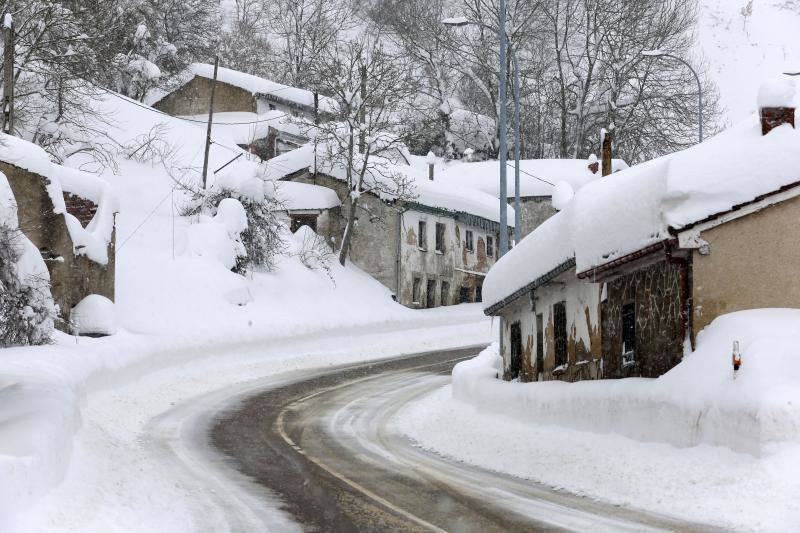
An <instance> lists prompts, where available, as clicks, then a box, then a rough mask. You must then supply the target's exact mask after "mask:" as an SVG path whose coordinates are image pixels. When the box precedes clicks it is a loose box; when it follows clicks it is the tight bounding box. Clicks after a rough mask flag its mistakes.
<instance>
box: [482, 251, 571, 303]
mask: <svg viewBox="0 0 800 533" xmlns="http://www.w3.org/2000/svg"><path fill="white" fill-rule="evenodd" d="M571 268H575V258H574V257H572V258H570V259H567V260H566V261H564V262H563V263H561V264H560V265H558V266H557V267H555V268H554V269H553V270H551V271H550V272H547V273H546V274H543V275H542V276H539V277H538V278H536V279H535V280H533V281H532V282H530V283H528V284H527V285H525V286H524V287H522V288H520V289H517V290H516V291H514V292H513V293H511V294H510V295H509V296H506V297H505V298H503V299H502V300H500V301H499V302H497V303H496V304H494V305H492V306H489V307H487V308H486V309H484V310H483V313H484V314H485V315H494V314H495V313H497V311H499V310H500V309H502V308H504V307H506V306H507V305H509V304H511V303H513V302H515V301H516V300H518V299H519V298H521V297H522V296H525V295H526V294H527V293H529V292H530V291H532V290H534V289H536V288H538V287H541V286H542V285H544V284H545V283H547V282H549V281H552V280H553V279H555V278H556V277H558V276H559V275H561V274H563V273H564V272H566V271H568V270H569V269H571Z"/></svg>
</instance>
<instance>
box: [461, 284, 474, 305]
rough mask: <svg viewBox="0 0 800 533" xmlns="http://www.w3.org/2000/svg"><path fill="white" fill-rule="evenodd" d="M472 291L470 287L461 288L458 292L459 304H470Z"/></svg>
mask: <svg viewBox="0 0 800 533" xmlns="http://www.w3.org/2000/svg"><path fill="white" fill-rule="evenodd" d="M471 293H472V291H471V290H469V287H461V288H460V289H459V290H458V303H460V304H465V303H467V302H469V299H470V296H471Z"/></svg>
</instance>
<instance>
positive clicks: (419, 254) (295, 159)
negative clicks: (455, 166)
mask: <svg viewBox="0 0 800 533" xmlns="http://www.w3.org/2000/svg"><path fill="white" fill-rule="evenodd" d="M314 160H315V158H314V151H313V147H310V146H309V147H304V148H301V149H299V150H295V151H294V152H290V153H289V154H286V155H285V156H284V157H282V158H279V162H280V163H281V164H280V166H278V167H272V172H271V175H270V177H272V178H273V179H276V180H282V181H289V182H293V183H305V184H311V185H317V186H322V187H325V188H327V189H329V190H332V191H334V192H335V194H336V196H337V197H338V198H339V200H340V201H341V204H342V206H341V207H340V208H338V210H331V211H330V212H329V215H328V216H325V217H320V218H318V219H317V226H316V230H317V232H318V233H319V234H320V235H323V236H324V237H325V238H326V240H327V241H328V242H329V243H330V244H331V245H332V246H333V247H334V248H338V246H339V245H340V244H341V238H342V235H343V233H344V229H345V225H346V220H347V216H348V212H347V210H348V209H349V203H348V202H347V201H346V200H347V198H348V195H349V190H348V188H347V185H346V182H345V181H344V180H343V179H342V177H341V176H340V175H339V174H338V173H337V172H336V171H333V170H331V169H323V168H322V165H319V166H318V167H317V166H316V165H315V164H314ZM386 164H387V165H388V166H390V168H391V169H392V171H393V172H402V173H404V174H405V175H406V176H407V177H408V178H410V179H411V180H413V183H414V188H415V197H414V199H413V200H397V199H392V198H386V197H381V196H380V195H378V194H373V193H368V194H364V195H363V196H362V197H361V199H360V206H359V210H360V211H359V214H358V216H357V218H356V224H357V226H356V231H355V233H354V235H353V242H352V247H351V252H350V256H349V258H350V260H351V261H352V262H353V263H354V264H355V265H357V266H358V267H360V268H361V269H363V270H364V271H365V272H367V273H368V274H370V275H371V276H372V277H374V278H375V279H377V280H378V281H380V282H381V283H382V284H383V285H385V286H386V287H387V288H388V289H389V290H390V291H391V292H392V294H393V295H394V297H395V299H396V300H397V301H398V302H400V303H401V304H403V305H406V306H408V307H414V308H425V307H438V306H440V305H451V304H456V303H462V302H474V301H480V300H481V299H482V288H483V279H484V277H485V275H486V272H488V270H489V268H490V267H491V266H492V265H493V264H494V262H495V260H496V257H497V240H498V237H499V232H500V224H499V222H498V220H499V209H498V202H497V199H496V198H493V197H491V196H490V195H487V194H485V193H483V192H481V191H477V190H474V189H471V188H464V189H463V190H457V191H453V190H452V189H451V188H450V187H448V186H446V185H445V184H443V183H439V182H437V181H435V180H434V181H430V180H429V179H428V174H427V172H424V171H421V170H418V169H416V168H413V167H411V166H408V165H404V164H402V162H401V163H400V164H395V163H393V162H391V161H389V160H386ZM315 167H317V168H316V172H315V170H314V169H315ZM513 213H514V211H513V209H510V210H509V217H510V218H511V220H512V221H513ZM506 231H508V232H509V234H510V233H511V230H510V229H509V228H506Z"/></svg>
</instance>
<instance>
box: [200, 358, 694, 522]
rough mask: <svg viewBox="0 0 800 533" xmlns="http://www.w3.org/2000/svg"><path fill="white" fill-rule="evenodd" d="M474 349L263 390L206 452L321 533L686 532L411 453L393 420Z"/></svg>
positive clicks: (230, 415)
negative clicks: (228, 461)
mask: <svg viewBox="0 0 800 533" xmlns="http://www.w3.org/2000/svg"><path fill="white" fill-rule="evenodd" d="M474 351H475V350H474V349H471V350H457V351H439V352H438V353H432V354H426V355H425V356H421V357H413V358H405V359H402V360H394V361H389V362H384V363H378V364H370V365H356V366H354V367H349V368H344V369H337V370H336V371H334V372H326V373H322V374H317V375H307V376H303V377H302V378H300V379H297V380H296V381H294V382H291V383H287V384H285V385H284V386H280V387H276V388H273V389H270V390H268V391H263V392H261V393H259V394H258V395H255V396H253V397H252V398H249V399H247V400H246V401H244V402H243V403H242V404H241V405H239V406H238V407H237V408H236V409H234V410H232V411H230V412H227V413H225V414H224V415H223V417H222V421H221V422H220V424H219V425H217V426H216V427H215V428H214V430H213V441H214V443H215V445H216V446H218V447H219V448H220V449H221V450H224V451H225V452H226V453H227V454H229V455H230V456H231V457H232V458H233V460H234V464H235V466H236V467H237V468H238V469H239V470H241V471H242V472H244V473H245V474H247V475H248V476H249V477H250V478H251V479H253V480H256V481H257V482H258V483H260V484H262V485H264V486H266V487H269V489H270V490H273V491H274V492H275V493H277V494H280V497H281V499H282V500H283V501H284V502H285V503H284V509H286V511H287V512H289V513H290V514H291V515H292V516H293V517H295V518H296V519H297V520H298V521H299V522H300V523H302V524H303V526H304V528H307V529H311V530H326V531H380V530H404V531H406V530H412V531H414V530H420V531H482V532H483V531H521V530H531V529H535V530H569V531H589V530H592V531H658V530H675V529H679V530H686V529H695V528H696V526H695V525H693V524H687V523H683V522H678V521H676V520H672V519H668V518H665V517H662V516H658V515H654V514H646V513H641V512H636V511H631V510H626V509H624V508H620V507H618V506H613V505H607V504H603V503H600V502H597V501H593V500H589V499H586V498H581V497H577V496H573V495H570V494H568V493H564V492H560V491H555V490H552V489H550V488H547V487H544V486H542V485H538V484H535V483H532V482H530V481H526V480H521V479H518V478H514V477H511V476H506V475H502V474H497V473H494V472H490V471H487V470H483V469H480V468H476V467H471V466H468V465H466V464H464V463H457V462H453V461H449V460H447V459H444V458H442V457H439V456H437V455H434V454H431V453H428V452H426V451H424V450H422V449H420V448H418V447H414V446H413V445H412V444H411V442H410V441H409V440H408V439H407V438H405V437H404V436H403V435H402V434H401V433H400V432H399V431H398V430H397V429H396V428H395V427H394V424H393V419H394V417H395V416H396V415H397V413H398V410H400V409H402V408H403V407H404V406H406V405H407V404H408V403H409V402H412V401H413V400H415V399H417V398H419V397H421V396H424V395H426V394H429V393H430V392H431V391H433V390H436V389H438V388H440V387H441V386H443V385H444V384H445V383H446V382H447V381H448V379H449V377H448V373H449V370H450V369H451V368H452V366H453V364H454V363H455V362H456V361H457V360H459V359H463V358H465V357H468V356H469V355H470V354H474Z"/></svg>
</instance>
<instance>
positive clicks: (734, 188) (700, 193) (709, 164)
mask: <svg viewBox="0 0 800 533" xmlns="http://www.w3.org/2000/svg"><path fill="white" fill-rule="evenodd" d="M798 181H800V132H799V131H797V130H795V129H794V128H792V127H791V126H790V125H783V126H779V127H778V128H775V129H774V130H772V132H770V133H769V134H768V135H766V136H763V135H762V134H761V126H760V123H759V120H758V118H757V116H755V115H753V116H751V117H750V118H749V119H748V120H746V121H744V122H742V123H740V124H738V125H737V126H735V127H733V128H731V129H729V130H727V131H725V132H723V133H721V134H719V135H717V136H715V137H713V138H711V139H709V140H707V141H705V142H703V143H702V144H699V145H696V146H694V147H692V148H689V149H687V150H684V151H682V152H678V153H675V154H672V155H669V156H665V157H662V158H659V159H656V160H653V161H649V162H647V163H644V164H641V165H637V166H634V167H631V168H630V169H628V170H624V171H622V172H619V173H616V174H613V175H611V176H608V177H606V178H604V179H599V180H594V181H592V182H591V183H589V184H587V185H585V186H584V187H583V188H581V189H580V190H579V191H578V192H577V193H576V194H575V197H574V198H573V200H572V202H570V203H569V204H568V205H567V207H566V209H564V210H563V211H561V212H560V213H558V214H557V215H555V216H554V217H553V218H551V219H550V220H548V221H547V222H546V223H545V224H543V225H542V226H541V227H540V228H537V229H536V230H534V232H533V233H531V234H530V235H529V236H527V237H526V238H525V239H523V240H522V242H521V243H520V244H519V245H517V246H516V247H515V248H514V249H513V250H511V251H510V252H509V253H508V254H507V255H506V256H504V257H503V258H501V259H500V260H499V261H498V262H497V264H496V265H495V266H494V267H493V268H492V269H491V271H490V272H489V274H488V275H487V277H486V281H485V284H484V286H483V297H484V307H485V308H487V309H488V308H490V307H493V306H495V305H496V304H498V303H499V302H501V301H502V300H503V299H505V298H507V297H509V296H511V295H512V294H514V293H515V292H517V291H519V290H521V289H523V288H524V287H526V286H529V285H530V284H531V283H533V282H535V281H536V280H537V279H539V278H541V277H542V276H543V275H545V274H546V273H548V272H550V271H552V270H553V268H555V267H556V266H557V264H556V263H558V262H559V261H562V262H563V261H564V260H565V259H568V258H569V257H570V252H571V253H572V256H573V257H574V258H575V264H576V270H577V272H579V273H580V272H585V271H587V270H591V269H593V268H595V267H598V266H602V265H604V264H607V263H610V262H612V261H614V260H616V259H619V258H622V257H625V256H627V255H629V254H632V253H634V252H637V251H639V250H642V249H645V248H647V247H648V246H652V245H655V244H657V243H660V242H663V241H664V240H667V239H670V238H671V235H672V232H674V231H676V230H680V229H682V228H685V227H687V226H690V225H692V224H694V223H696V222H699V221H701V220H704V219H706V218H708V217H711V216H714V215H717V214H720V213H724V212H727V211H730V210H731V209H733V208H734V207H735V206H738V205H741V204H744V203H747V202H750V201H753V200H755V199H756V198H759V197H761V196H764V195H768V194H770V193H774V192H776V191H778V190H780V189H781V188H783V187H786V186H787V185H792V184H794V183H797V182H798Z"/></svg>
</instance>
